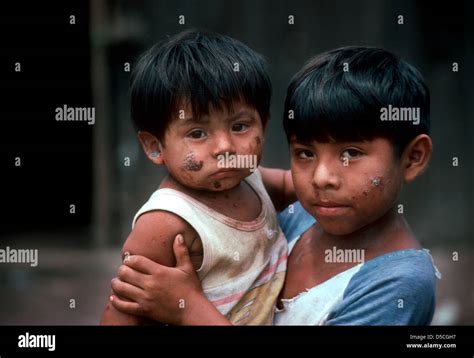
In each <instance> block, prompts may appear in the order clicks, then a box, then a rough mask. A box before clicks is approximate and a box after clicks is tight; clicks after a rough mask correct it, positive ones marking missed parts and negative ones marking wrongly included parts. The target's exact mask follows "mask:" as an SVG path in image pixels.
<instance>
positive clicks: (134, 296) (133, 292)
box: [111, 278, 141, 302]
mask: <svg viewBox="0 0 474 358" xmlns="http://www.w3.org/2000/svg"><path fill="white" fill-rule="evenodd" d="M111 286H112V290H113V291H114V293H115V294H117V295H118V296H120V297H123V298H125V299H127V300H130V301H135V302H136V301H138V298H139V297H140V294H141V290H140V289H139V288H138V287H135V286H133V285H130V284H128V283H126V282H123V281H121V280H120V279H118V278H114V279H113V280H112V282H111Z"/></svg>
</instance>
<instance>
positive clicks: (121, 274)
mask: <svg viewBox="0 0 474 358" xmlns="http://www.w3.org/2000/svg"><path fill="white" fill-rule="evenodd" d="M147 276H148V275H147V274H144V273H142V272H139V271H137V270H134V269H133V268H132V267H129V266H128V265H121V266H120V267H119V269H118V271H117V277H118V278H119V279H120V280H121V281H123V282H126V283H128V284H130V285H133V286H136V287H139V288H144V287H145V280H146V279H147Z"/></svg>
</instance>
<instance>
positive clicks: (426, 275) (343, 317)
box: [328, 249, 441, 325]
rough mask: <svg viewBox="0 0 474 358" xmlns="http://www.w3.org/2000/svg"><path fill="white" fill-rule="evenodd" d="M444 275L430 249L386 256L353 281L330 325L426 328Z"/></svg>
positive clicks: (373, 261) (367, 265)
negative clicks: (424, 326)
mask: <svg viewBox="0 0 474 358" xmlns="http://www.w3.org/2000/svg"><path fill="white" fill-rule="evenodd" d="M436 277H438V278H440V277H441V275H440V273H439V271H438V270H437V268H436V266H435V265H434V263H433V260H432V257H431V255H430V254H429V251H428V250H426V249H420V250H417V249H407V250H398V251H393V252H389V253H386V254H384V255H381V256H378V257H376V258H373V259H371V260H369V261H367V262H365V263H364V264H363V265H361V267H360V269H359V271H358V272H357V273H356V274H354V276H353V277H352V278H351V280H350V282H349V284H348V285H347V288H346V289H345V291H344V295H343V300H342V302H341V303H340V304H339V305H338V306H337V307H336V308H335V309H334V310H333V312H332V314H331V316H330V317H329V319H328V323H329V324H357V325H359V324H360V325H372V324H376V325H379V324H382V325H384V324H385V325H396V324H401V325H426V324H429V323H430V321H431V319H432V316H433V312H434V306H435V293H436Z"/></svg>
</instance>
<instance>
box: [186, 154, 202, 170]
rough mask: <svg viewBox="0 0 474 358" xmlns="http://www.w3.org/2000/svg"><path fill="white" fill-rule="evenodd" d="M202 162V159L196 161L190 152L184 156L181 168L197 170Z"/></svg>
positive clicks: (200, 167)
mask: <svg viewBox="0 0 474 358" xmlns="http://www.w3.org/2000/svg"><path fill="white" fill-rule="evenodd" d="M203 164H204V163H203V161H202V160H200V161H199V162H198V161H197V160H196V159H195V155H194V153H192V152H191V153H188V154H187V155H186V156H185V157H184V162H183V168H184V169H185V170H188V171H191V172H198V171H200V170H201V169H202V166H203Z"/></svg>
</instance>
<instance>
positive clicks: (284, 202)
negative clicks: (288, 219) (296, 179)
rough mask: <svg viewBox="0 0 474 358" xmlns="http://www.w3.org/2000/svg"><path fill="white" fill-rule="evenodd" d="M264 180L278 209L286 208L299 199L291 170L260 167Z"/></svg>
mask: <svg viewBox="0 0 474 358" xmlns="http://www.w3.org/2000/svg"><path fill="white" fill-rule="evenodd" d="M259 170H260V173H261V174H262V181H263V185H264V186H265V189H266V190H267V192H268V195H269V196H270V198H271V199H272V202H273V206H275V209H276V210H277V211H281V210H283V209H285V208H286V207H287V206H288V205H290V204H292V203H294V202H295V201H296V200H298V199H297V197H296V193H295V187H294V185H293V178H292V176H291V171H290V170H283V169H274V168H265V167H261V166H260V167H259Z"/></svg>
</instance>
